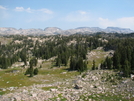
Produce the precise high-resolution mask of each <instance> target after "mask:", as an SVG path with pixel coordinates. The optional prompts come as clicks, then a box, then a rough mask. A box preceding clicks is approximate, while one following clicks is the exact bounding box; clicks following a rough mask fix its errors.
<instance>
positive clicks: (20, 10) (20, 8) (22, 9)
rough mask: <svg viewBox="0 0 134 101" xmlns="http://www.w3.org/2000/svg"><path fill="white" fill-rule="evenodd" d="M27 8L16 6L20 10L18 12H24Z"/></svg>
mask: <svg viewBox="0 0 134 101" xmlns="http://www.w3.org/2000/svg"><path fill="white" fill-rule="evenodd" d="M24 10H25V9H24V8H23V7H16V8H15V11H18V12H22V11H24Z"/></svg>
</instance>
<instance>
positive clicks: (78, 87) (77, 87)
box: [74, 84, 82, 89]
mask: <svg viewBox="0 0 134 101" xmlns="http://www.w3.org/2000/svg"><path fill="white" fill-rule="evenodd" d="M74 88H75V89H82V87H80V86H78V85H77V84H76V85H75V87H74Z"/></svg>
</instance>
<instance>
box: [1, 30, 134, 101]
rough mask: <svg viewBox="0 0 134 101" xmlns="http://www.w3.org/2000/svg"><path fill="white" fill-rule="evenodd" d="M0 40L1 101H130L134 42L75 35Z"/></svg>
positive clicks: (133, 81)
mask: <svg viewBox="0 0 134 101" xmlns="http://www.w3.org/2000/svg"><path fill="white" fill-rule="evenodd" d="M80 29H81V28H80ZM45 30H46V31H49V30H55V31H56V30H57V28H46V29H45ZM58 31H61V29H58ZM0 39H1V42H0V43H1V44H0V48H1V50H0V68H1V69H0V78H1V79H0V101H10V100H11V101H14V100H16V101H23V100H24V101H33V100H37V101H44V100H47V101H60V100H61V101H62V100H63V101H70V100H73V101H79V100H82V101H83V100H84V101H86V100H89V101H92V100H95V101H100V99H101V100H104V101H119V100H123V101H128V100H130V101H133V98H134V85H133V84H134V80H133V78H130V77H131V75H134V72H133V70H134V68H133V67H134V62H133V59H134V54H133V52H134V51H133V49H134V39H133V38H128V37H126V36H124V37H118V36H116V37H113V36H108V37H104V36H101V35H100V34H99V35H86V34H85V35H83V34H73V35H68V36H64V35H51V36H26V35H11V36H1V37H0Z"/></svg>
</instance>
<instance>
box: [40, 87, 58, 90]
mask: <svg viewBox="0 0 134 101" xmlns="http://www.w3.org/2000/svg"><path fill="white" fill-rule="evenodd" d="M56 88H57V87H56V86H50V87H43V88H42V89H43V90H50V89H56Z"/></svg>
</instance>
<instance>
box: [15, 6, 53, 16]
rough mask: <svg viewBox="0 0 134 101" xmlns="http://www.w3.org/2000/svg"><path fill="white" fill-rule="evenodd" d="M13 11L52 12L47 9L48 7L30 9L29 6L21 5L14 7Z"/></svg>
mask: <svg viewBox="0 0 134 101" xmlns="http://www.w3.org/2000/svg"><path fill="white" fill-rule="evenodd" d="M15 11H19V12H20V11H25V12H28V13H46V14H53V11H51V10H49V9H46V8H42V9H31V8H30V7H29V8H26V9H24V8H23V7H16V8H15Z"/></svg>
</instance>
